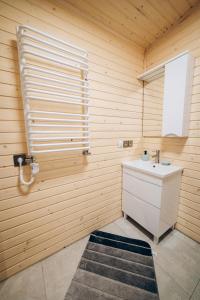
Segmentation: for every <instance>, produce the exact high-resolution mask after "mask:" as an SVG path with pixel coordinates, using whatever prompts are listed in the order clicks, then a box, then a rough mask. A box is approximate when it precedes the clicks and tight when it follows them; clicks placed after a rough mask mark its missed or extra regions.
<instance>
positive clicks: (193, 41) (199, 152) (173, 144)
mask: <svg viewBox="0 0 200 300" xmlns="http://www.w3.org/2000/svg"><path fill="white" fill-rule="evenodd" d="M199 38H200V8H199V9H198V10H196V11H195V12H194V13H193V14H192V15H191V16H190V17H188V18H187V19H186V20H185V21H184V22H182V24H180V25H179V26H177V27H176V28H174V30H173V31H171V32H170V33H169V34H167V35H166V36H165V37H163V38H162V39H161V40H159V41H157V42H156V43H155V44H154V45H153V46H152V47H150V48H149V50H148V51H147V52H146V56H145V58H146V60H145V63H146V67H150V66H153V65H156V64H159V63H160V62H161V61H165V60H166V59H169V58H171V57H173V56H175V55H177V54H178V53H180V52H182V51H184V50H189V51H191V53H192V54H193V55H194V57H195V69H194V79H193V90H192V103H191V113H190V130H189V137H188V138H181V139H180V138H179V139H178V138H163V139H161V138H144V147H145V148H147V149H149V150H150V151H152V150H153V149H159V148H160V149H161V155H162V158H167V159H169V160H171V161H173V162H174V163H175V164H177V165H180V166H183V167H184V172H183V176H182V186H181V192H180V206H179V213H178V215H179V216H178V223H177V228H178V229H179V230H181V231H182V232H183V233H185V234H187V235H188V236H190V237H191V238H193V239H195V240H197V241H199V242H200V206H199V204H200V85H199V83H200V72H199V70H200V69H199V65H200V44H199ZM152 97H154V96H153V95H152Z"/></svg>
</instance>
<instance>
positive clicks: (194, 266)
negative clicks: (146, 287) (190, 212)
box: [155, 230, 200, 294]
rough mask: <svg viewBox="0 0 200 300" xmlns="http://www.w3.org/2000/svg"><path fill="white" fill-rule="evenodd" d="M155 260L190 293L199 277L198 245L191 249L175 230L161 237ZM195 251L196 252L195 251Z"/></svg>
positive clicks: (199, 250)
mask: <svg viewBox="0 0 200 300" xmlns="http://www.w3.org/2000/svg"><path fill="white" fill-rule="evenodd" d="M156 251H157V256H156V257H155V261H156V262H157V263H158V264H159V265H160V266H161V267H162V268H163V269H164V270H165V271H166V272H167V273H168V274H170V276H171V277H172V278H173V279H174V280H175V281H176V282H177V283H178V284H179V285H180V286H181V287H182V288H183V289H184V290H185V291H186V292H188V293H190V294H191V293H192V291H193V290H194V288H195V286H196V285H197V283H198V281H199V278H200V267H199V265H200V264H199V258H198V256H197V255H198V254H197V253H199V255H200V247H199V248H198V251H197V249H195V250H194V249H193V248H191V247H188V244H187V243H185V242H184V241H183V240H182V239H180V238H179V237H178V236H177V234H176V230H175V231H174V232H173V233H171V234H170V235H169V236H167V237H166V238H165V239H163V240H162V241H161V242H160V243H159V245H158V247H157V249H156ZM195 252H196V253H195Z"/></svg>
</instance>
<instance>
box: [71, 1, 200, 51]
mask: <svg viewBox="0 0 200 300" xmlns="http://www.w3.org/2000/svg"><path fill="white" fill-rule="evenodd" d="M65 3H68V4H70V5H71V6H73V7H74V8H75V9H78V10H79V11H80V12H81V13H82V14H84V15H85V17H87V18H89V19H90V20H91V21H93V22H95V23H97V24H98V25H100V26H102V27H104V28H106V29H107V30H109V31H112V32H113V33H115V34H117V35H120V36H121V37H123V38H125V39H128V40H130V41H132V42H134V43H136V44H137V45H139V46H142V47H144V48H147V47H148V46H149V45H151V44H152V43H153V42H154V41H155V40H156V39H157V38H159V37H161V36H162V35H163V34H164V33H166V32H167V31H168V30H169V29H170V28H171V27H172V26H174V25H175V24H177V23H179V22H181V21H182V20H183V19H185V18H186V17H187V16H188V15H189V14H190V13H191V12H192V10H193V7H194V6H196V5H198V4H199V3H200V0H65ZM198 9H199V7H198Z"/></svg>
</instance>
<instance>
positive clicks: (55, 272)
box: [42, 237, 88, 300]
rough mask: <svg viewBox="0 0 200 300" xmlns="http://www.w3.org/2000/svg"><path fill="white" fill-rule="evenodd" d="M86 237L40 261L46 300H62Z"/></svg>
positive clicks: (83, 247) (85, 242)
mask: <svg viewBox="0 0 200 300" xmlns="http://www.w3.org/2000/svg"><path fill="white" fill-rule="evenodd" d="M87 241H88V237H86V238H84V239H82V240H80V241H78V242H76V243H74V244H72V245H70V246H69V247H67V248H65V249H63V250H61V251H59V252H58V253H56V254H54V255H52V256H50V257H48V258H47V259H45V260H43V261H42V267H43V273H44V279H45V286H46V295H47V300H55V299H56V300H63V299H64V296H65V294H66V291H67V289H68V288H69V285H70V283H71V280H72V278H73V276H74V273H75V272H76V268H77V266H78V263H79V261H80V258H81V255H82V253H83V251H84V249H85V246H86V244H87Z"/></svg>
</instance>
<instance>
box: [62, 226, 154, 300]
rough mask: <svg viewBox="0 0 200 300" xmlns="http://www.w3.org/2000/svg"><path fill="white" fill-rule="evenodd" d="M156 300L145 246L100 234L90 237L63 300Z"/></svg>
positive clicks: (151, 267) (148, 247)
mask: <svg viewBox="0 0 200 300" xmlns="http://www.w3.org/2000/svg"><path fill="white" fill-rule="evenodd" d="M114 299H116V300H117V299H118V300H120V299H126V300H135V299H137V300H155V299H156V300H158V299H159V295H158V288H157V283H156V277H155V270H154V263H153V257H152V252H151V247H150V245H149V244H148V243H146V242H144V241H141V240H135V239H130V238H126V237H123V236H120V235H115V234H111V233H107V232H103V231H94V232H93V233H92V234H91V235H90V238H89V241H88V244H87V246H86V249H85V251H84V253H83V256H82V258H81V261H80V263H79V266H78V269H77V271H76V273H75V276H74V278H73V280H72V283H71V285H70V287H69V290H68V292H67V294H66V296H65V300H114Z"/></svg>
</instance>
